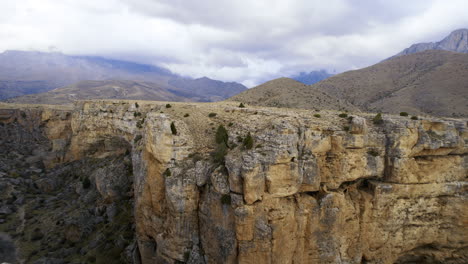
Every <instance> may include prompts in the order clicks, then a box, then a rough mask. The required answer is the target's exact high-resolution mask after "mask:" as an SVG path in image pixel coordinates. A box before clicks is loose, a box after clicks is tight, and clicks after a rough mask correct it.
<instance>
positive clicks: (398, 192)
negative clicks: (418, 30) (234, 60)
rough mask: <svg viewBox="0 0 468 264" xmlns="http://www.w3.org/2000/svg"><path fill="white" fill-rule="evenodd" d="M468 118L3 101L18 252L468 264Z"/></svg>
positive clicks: (182, 259)
mask: <svg viewBox="0 0 468 264" xmlns="http://www.w3.org/2000/svg"><path fill="white" fill-rule="evenodd" d="M467 121H468V120H467V119H463V118H440V117H430V116H425V117H423V118H419V120H413V119H410V118H408V117H404V116H395V115H383V116H382V119H379V118H378V117H376V116H375V114H370V113H363V112H350V113H341V112H337V111H325V110H321V111H317V110H300V109H286V108H268V107H254V106H249V105H247V107H239V103H238V102H220V103H205V104H201V103H172V102H171V103H170V104H169V103H166V102H152V101H135V100H128V101H125V100H92V101H79V102H76V103H75V105H74V106H73V107H64V106H46V105H42V106H38V105H17V104H0V136H1V139H0V140H1V144H0V146H2V148H3V150H2V154H1V155H0V159H1V166H0V179H1V182H0V183H1V184H0V189H1V191H0V196H1V198H2V199H1V202H0V234H1V235H2V236H3V238H2V236H0V243H5V244H8V247H5V248H11V250H9V252H6V253H10V255H8V256H7V254H5V261H8V262H11V263H16V262H18V263H44V264H45V263H66V262H65V261H67V262H68V263H94V262H96V263H104V262H105V261H107V262H109V260H113V262H112V263H143V264H147V263H191V264H195V263H197V264H198V263H200V264H201V263H256V264H260V263H376V264H377V263H466V262H467V261H468V228H467V227H468V210H467V209H468V195H467V193H468V192H467V191H468V182H467V174H468V173H467V172H468V158H467V156H466V154H467V152H468V129H467ZM31 234H33V235H31ZM1 254H2V252H0V256H2V255H1Z"/></svg>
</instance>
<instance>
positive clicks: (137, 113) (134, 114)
mask: <svg viewBox="0 0 468 264" xmlns="http://www.w3.org/2000/svg"><path fill="white" fill-rule="evenodd" d="M133 116H134V117H138V116H141V113H140V112H134V113H133Z"/></svg>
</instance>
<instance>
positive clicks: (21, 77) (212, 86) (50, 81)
mask: <svg viewBox="0 0 468 264" xmlns="http://www.w3.org/2000/svg"><path fill="white" fill-rule="evenodd" d="M84 80H95V81H103V80H133V81H138V82H151V83H154V84H157V85H160V86H164V87H167V88H170V89H173V90H174V91H177V92H179V96H182V97H187V98H190V99H192V100H196V101H212V100H221V99H225V98H228V97H229V96H232V95H234V94H237V93H239V92H240V91H242V90H245V89H247V88H246V87H245V86H243V85H242V84H239V83H225V82H221V81H216V80H211V79H208V78H205V79H203V89H201V88H200V85H199V83H200V81H198V79H197V80H193V79H190V78H184V77H180V76H178V75H176V74H174V73H172V72H170V71H169V70H167V69H165V68H161V67H157V66H152V65H145V64H139V63H134V62H127V61H120V60H113V59H107V58H102V57H91V56H69V55H65V54H62V53H47V52H30V51H5V52H3V53H0V100H4V99H7V98H11V97H15V96H21V95H25V94H33V93H41V92H46V91H49V90H52V89H54V88H60V87H64V86H68V85H72V84H75V83H77V82H79V81H84ZM169 82H171V83H172V84H169ZM179 83H183V85H180V86H179V85H178V84H179ZM231 89H232V90H231ZM207 91H208V92H207Z"/></svg>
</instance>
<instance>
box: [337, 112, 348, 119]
mask: <svg viewBox="0 0 468 264" xmlns="http://www.w3.org/2000/svg"><path fill="white" fill-rule="evenodd" d="M338 116H339V117H341V118H346V117H348V114H346V113H341V114H339V115H338Z"/></svg>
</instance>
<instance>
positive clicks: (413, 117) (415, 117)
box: [411, 116, 419, 120]
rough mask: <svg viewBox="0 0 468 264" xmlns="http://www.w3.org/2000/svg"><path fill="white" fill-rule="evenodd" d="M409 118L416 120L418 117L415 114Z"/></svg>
mask: <svg viewBox="0 0 468 264" xmlns="http://www.w3.org/2000/svg"><path fill="white" fill-rule="evenodd" d="M411 119H412V120H418V119H419V118H418V117H417V116H412V117H411Z"/></svg>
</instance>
